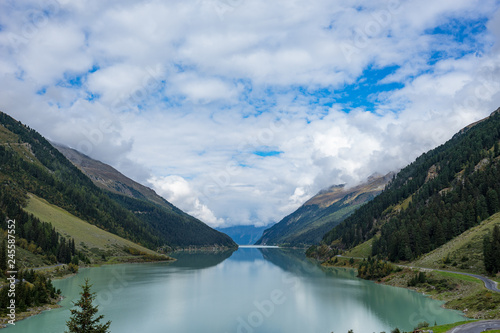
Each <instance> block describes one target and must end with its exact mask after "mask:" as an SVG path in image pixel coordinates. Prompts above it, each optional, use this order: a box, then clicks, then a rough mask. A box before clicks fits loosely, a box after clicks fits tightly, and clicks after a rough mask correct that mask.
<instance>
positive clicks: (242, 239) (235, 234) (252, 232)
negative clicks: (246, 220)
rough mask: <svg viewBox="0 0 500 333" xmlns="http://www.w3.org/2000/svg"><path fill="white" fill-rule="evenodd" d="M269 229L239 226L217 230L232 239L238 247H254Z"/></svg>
mask: <svg viewBox="0 0 500 333" xmlns="http://www.w3.org/2000/svg"><path fill="white" fill-rule="evenodd" d="M267 228H268V227H255V226H253V225H238V226H233V227H227V228H217V230H218V231H220V232H223V233H225V234H226V235H228V236H229V237H231V238H232V239H233V240H234V241H235V242H236V243H237V244H238V245H252V244H255V242H256V241H258V240H259V239H260V237H262V233H263V232H264V230H266V229H267Z"/></svg>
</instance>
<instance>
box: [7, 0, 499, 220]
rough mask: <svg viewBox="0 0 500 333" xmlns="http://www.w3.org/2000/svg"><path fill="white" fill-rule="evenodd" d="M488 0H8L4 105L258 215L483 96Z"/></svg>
mask: <svg viewBox="0 0 500 333" xmlns="http://www.w3.org/2000/svg"><path fill="white" fill-rule="evenodd" d="M499 8H500V5H499V2H498V1H494V0H485V1H481V2H478V1H475V0H454V1H451V0H450V1H448V0H443V1H431V0H419V1H415V0H407V1H399V0H387V1H365V0H354V1H349V2H335V1H331V0H318V1H314V2H311V1H305V0H298V1H293V2H291V1H284V0H283V1H282V0H276V1H272V2H271V1H264V0H253V1H249V0H241V1H237V2H228V1H225V0H198V1H192V2H186V1H173V0H169V1H160V0H126V1H123V0H122V1H118V0H110V1H105V2H95V1H94V2H91V1H87V0H73V1H67V0H51V1H49V2H46V1H40V0H21V1H12V0H7V1H3V2H1V3H0V73H1V74H2V80H0V86H1V87H0V88H1V89H0V109H1V110H3V111H4V112H6V113H8V114H10V115H12V116H13V117H15V118H17V119H19V120H21V121H23V122H24V123H27V124H28V125H29V126H30V127H33V128H35V129H36V130H38V131H40V132H41V133H42V134H43V135H45V136H46V137H48V138H49V139H51V140H53V141H56V142H58V143H62V144H66V145H68V146H70V147H73V148H75V149H78V150H80V151H81V152H83V153H85V154H88V155H90V156H91V157H94V158H96V159H99V160H102V161H103V162H106V163H109V164H111V165H112V166H114V167H116V168H117V169H119V170H120V171H122V172H123V173H124V174H126V175H127V176H129V177H131V178H133V179H135V180H137V181H139V182H141V183H143V184H145V185H148V186H150V187H152V188H154V189H155V190H156V191H157V192H158V193H159V194H161V195H163V196H164V197H165V198H166V199H167V200H169V201H171V202H172V203H174V204H175V205H177V206H178V207H179V208H181V209H183V210H185V211H187V212H188V213H190V214H192V215H195V216H196V217H198V218H200V219H201V220H203V221H205V222H206V223H208V224H209V225H211V226H231V225H252V224H253V225H257V226H262V225H269V224H271V223H273V222H277V221H279V220H280V219H281V218H283V217H284V216H286V215H287V214H289V213H291V212H292V211H293V210H295V209H297V208H298V207H299V206H300V205H301V204H302V203H304V202H305V201H306V200H307V199H309V198H310V197H311V196H313V195H314V194H316V193H317V192H318V191H319V190H321V189H322V188H326V187H329V186H331V185H334V184H343V183H346V184H349V185H354V184H356V183H358V182H360V181H363V180H364V179H366V178H367V177H369V176H370V175H372V174H374V173H382V174H383V173H387V172H389V171H394V170H398V169H399V168H401V167H403V166H405V165H406V164H408V163H411V162H412V161H413V160H414V159H415V158H416V157H417V156H419V155H420V154H421V153H423V152H425V151H427V150H429V149H432V148H433V147H436V146H437V145H439V144H441V143H443V142H445V141H446V140H448V139H449V138H451V136H452V135H453V134H454V133H455V132H456V131H458V130H459V129H461V128H463V127H464V126H466V125H468V124H469V123H472V122H474V121H476V120H478V119H481V118H483V117H485V116H487V115H488V114H489V113H491V112H492V111H493V110H495V109H497V108H498V107H499V106H500V52H499V51H500V48H499V35H500V11H499Z"/></svg>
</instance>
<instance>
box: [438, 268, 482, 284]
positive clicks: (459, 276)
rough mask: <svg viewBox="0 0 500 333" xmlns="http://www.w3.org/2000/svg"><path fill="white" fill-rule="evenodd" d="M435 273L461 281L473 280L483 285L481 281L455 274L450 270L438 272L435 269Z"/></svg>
mask: <svg viewBox="0 0 500 333" xmlns="http://www.w3.org/2000/svg"><path fill="white" fill-rule="evenodd" d="M435 273H436V274H439V275H441V276H445V277H451V278H455V279H458V280H462V281H467V282H473V283H477V284H480V285H484V283H483V281H481V280H479V279H477V278H475V277H472V276H468V275H462V274H456V273H451V272H439V271H436V272H435Z"/></svg>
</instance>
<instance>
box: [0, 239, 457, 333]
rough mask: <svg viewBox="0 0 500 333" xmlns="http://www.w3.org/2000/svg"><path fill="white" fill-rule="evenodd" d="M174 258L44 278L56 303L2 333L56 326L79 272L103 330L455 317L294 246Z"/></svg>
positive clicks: (75, 294)
mask: <svg viewBox="0 0 500 333" xmlns="http://www.w3.org/2000/svg"><path fill="white" fill-rule="evenodd" d="M176 257H177V258H178V260H177V261H176V262H174V263H170V264H167V263H153V264H126V265H116V266H104V267H98V268H91V269H82V270H81V271H80V273H79V274H78V275H77V276H75V277H72V278H69V279H65V280H60V281H55V282H54V284H55V285H56V288H60V289H61V290H62V292H63V295H65V296H66V298H65V299H64V300H63V301H62V302H61V305H62V308H60V309H55V310H52V311H48V312H44V313H43V314H41V315H38V316H35V317H32V318H29V319H27V320H23V321H20V322H18V323H16V325H15V326H11V327H9V328H8V329H6V330H5V332H6V333H15V332H19V333H21V332H22V333H52V332H57V333H61V332H64V331H65V329H66V326H65V322H66V320H68V318H69V317H70V312H69V308H70V307H71V302H72V301H76V300H78V299H79V292H80V291H81V288H80V285H81V284H83V281H84V279H85V278H89V279H90V280H91V283H92V284H93V288H92V289H93V291H95V292H96V293H97V296H98V297H97V299H96V301H97V303H98V304H99V306H100V313H101V314H104V315H105V319H106V320H111V321H112V324H111V331H112V332H113V333H128V332H131V333H136V332H142V333H160V332H174V333H182V332H188V333H195V332H204V333H230V332H237V333H252V332H264V333H274V332H276V333H284V332H286V333H323V332H324V333H330V332H332V331H334V332H336V333H342V332H344V333H347V331H348V330H349V329H353V330H354V333H364V332H367V333H370V332H382V331H385V332H390V331H391V330H392V329H394V328H395V327H399V328H400V329H403V330H410V329H412V328H413V327H414V326H416V325H417V324H418V323H419V322H422V321H424V320H425V321H427V322H429V323H431V324H434V322H437V323H438V324H445V323H450V322H455V321H459V320H463V317H462V316H461V314H460V313H459V312H456V311H451V310H445V309H443V308H441V307H440V305H441V303H440V302H437V301H433V300H431V299H429V298H426V297H424V296H422V295H420V294H417V293H415V292H411V291H409V290H406V289H402V288H393V287H388V286H382V285H377V284H375V283H372V282H369V281H364V280H360V279H357V278H355V273H354V272H353V271H352V270H344V269H331V270H323V269H321V268H320V267H319V266H317V265H314V264H311V263H310V262H308V261H307V259H306V258H305V257H304V255H303V254H301V253H300V252H297V251H289V250H288V251H287V250H282V249H275V248H272V249H262V248H260V249H257V248H240V249H239V250H238V251H236V252H234V253H231V252H229V253H222V254H177V255H176Z"/></svg>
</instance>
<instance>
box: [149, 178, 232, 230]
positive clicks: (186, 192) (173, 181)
mask: <svg viewBox="0 0 500 333" xmlns="http://www.w3.org/2000/svg"><path fill="white" fill-rule="evenodd" d="M148 182H149V183H150V184H151V185H152V188H153V189H154V190H155V191H156V192H157V193H159V194H160V195H161V196H163V197H165V198H166V199H167V200H168V201H170V202H175V203H176V204H177V205H178V206H179V207H180V208H181V209H182V210H184V211H185V212H187V213H188V214H191V215H192V216H194V217H196V218H198V219H200V220H202V221H205V222H206V223H208V224H210V225H212V226H213V227H218V226H220V225H222V224H223V222H224V221H223V220H222V219H220V218H217V217H215V215H214V213H213V212H212V211H211V210H210V209H209V208H208V207H207V206H206V205H204V204H202V203H201V202H200V200H199V199H198V197H197V196H198V194H197V193H196V192H195V191H194V190H193V189H192V188H191V186H190V185H189V183H188V182H187V181H186V180H185V179H184V178H182V177H179V176H168V177H152V178H150V179H148Z"/></svg>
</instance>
